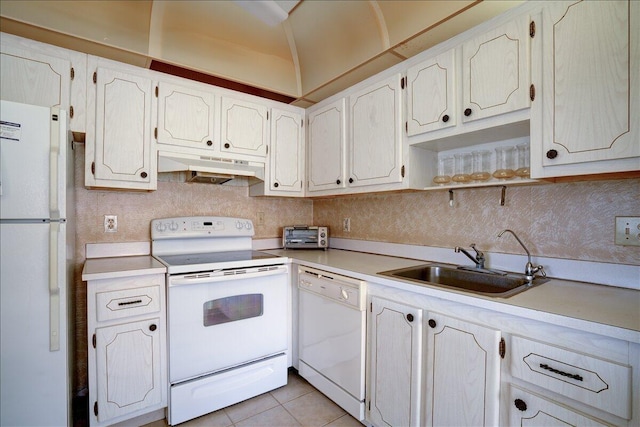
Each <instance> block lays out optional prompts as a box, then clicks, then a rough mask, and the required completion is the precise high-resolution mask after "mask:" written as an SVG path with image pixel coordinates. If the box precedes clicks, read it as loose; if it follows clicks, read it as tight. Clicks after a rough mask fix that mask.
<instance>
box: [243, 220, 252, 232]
mask: <svg viewBox="0 0 640 427" xmlns="http://www.w3.org/2000/svg"><path fill="white" fill-rule="evenodd" d="M244 226H245V228H246V229H247V230H251V228H252V227H251V221H247V223H246V224H245V225H244Z"/></svg>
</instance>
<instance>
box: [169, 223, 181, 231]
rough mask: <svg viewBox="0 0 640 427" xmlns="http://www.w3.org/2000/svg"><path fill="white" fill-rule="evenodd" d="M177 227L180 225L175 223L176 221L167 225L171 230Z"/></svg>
mask: <svg viewBox="0 0 640 427" xmlns="http://www.w3.org/2000/svg"><path fill="white" fill-rule="evenodd" d="M179 227H180V226H179V225H178V223H177V222H171V225H170V226H169V229H170V230H171V231H178V228H179Z"/></svg>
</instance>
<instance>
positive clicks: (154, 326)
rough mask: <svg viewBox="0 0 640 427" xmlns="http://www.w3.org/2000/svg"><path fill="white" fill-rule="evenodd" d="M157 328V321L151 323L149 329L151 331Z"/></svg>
mask: <svg viewBox="0 0 640 427" xmlns="http://www.w3.org/2000/svg"><path fill="white" fill-rule="evenodd" d="M156 329H158V327H157V326H156V324H155V323H152V324H151V325H149V330H150V331H151V332H153V331H155V330H156Z"/></svg>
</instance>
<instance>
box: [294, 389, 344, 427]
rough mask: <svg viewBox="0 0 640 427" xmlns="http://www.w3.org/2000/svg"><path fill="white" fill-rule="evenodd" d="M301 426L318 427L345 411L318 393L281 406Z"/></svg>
mask: <svg viewBox="0 0 640 427" xmlns="http://www.w3.org/2000/svg"><path fill="white" fill-rule="evenodd" d="M283 406H284V407H285V409H286V410H287V411H289V413H290V414H291V415H293V416H294V417H295V418H296V420H298V421H299V422H300V424H302V425H303V426H309V427H316V426H317V427H319V426H324V425H325V424H328V423H330V422H332V421H335V420H337V419H338V418H340V417H341V416H343V415H344V414H345V411H344V410H343V409H342V408H340V407H339V406H338V405H336V404H335V403H333V402H332V401H331V400H330V399H328V398H327V397H325V396H324V395H323V394H322V393H320V392H319V391H314V392H312V393H308V394H305V395H304V396H301V397H298V398H297V399H294V400H292V401H290V402H287V403H285V404H284V405H283Z"/></svg>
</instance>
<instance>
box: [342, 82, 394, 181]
mask: <svg viewBox="0 0 640 427" xmlns="http://www.w3.org/2000/svg"><path fill="white" fill-rule="evenodd" d="M401 80H402V76H401V75H400V74H394V75H392V76H391V77H389V78H387V79H385V80H383V81H381V82H378V83H375V84H373V85H371V86H368V87H366V88H364V89H362V90H360V91H358V92H355V93H354V94H352V95H350V96H349V118H350V128H349V140H348V141H349V178H348V185H349V186H351V187H359V186H365V185H374V184H390V183H398V182H402V178H403V173H402V123H403V121H402V88H401Z"/></svg>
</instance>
